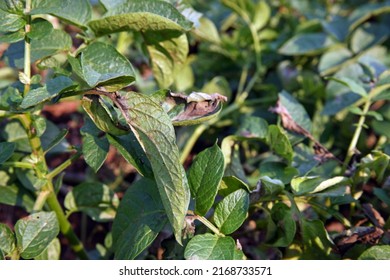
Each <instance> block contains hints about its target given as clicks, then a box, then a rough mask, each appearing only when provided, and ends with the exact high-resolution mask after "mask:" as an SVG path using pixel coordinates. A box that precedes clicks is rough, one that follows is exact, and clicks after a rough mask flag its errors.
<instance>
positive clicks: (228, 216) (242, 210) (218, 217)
mask: <svg viewBox="0 0 390 280" xmlns="http://www.w3.org/2000/svg"><path fill="white" fill-rule="evenodd" d="M248 208H249V194H248V192H247V191H245V190H243V189H239V190H236V191H235V192H233V193H231V194H229V195H228V196H226V197H225V198H224V199H223V200H222V201H221V202H219V203H218V204H217V206H216V208H215V212H214V222H215V224H216V225H217V227H218V228H219V229H220V231H221V232H222V233H224V234H230V233H232V232H234V231H235V230H236V229H238V228H239V227H240V226H241V225H242V223H243V222H244V221H245V218H246V216H247V214H248Z"/></svg>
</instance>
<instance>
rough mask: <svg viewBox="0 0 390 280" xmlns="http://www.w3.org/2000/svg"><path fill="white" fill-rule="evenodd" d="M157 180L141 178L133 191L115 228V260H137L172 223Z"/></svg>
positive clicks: (125, 199)
mask: <svg viewBox="0 0 390 280" xmlns="http://www.w3.org/2000/svg"><path fill="white" fill-rule="evenodd" d="M156 190H157V185H156V183H155V182H154V181H153V180H150V179H145V178H144V179H141V180H139V181H137V182H136V183H134V184H133V185H132V186H131V188H129V189H128V190H127V191H126V193H125V195H124V197H123V198H122V201H121V203H120V205H119V208H118V212H117V215H116V217H115V220H114V223H113V225H112V239H113V241H114V244H113V248H114V250H115V259H120V260H122V259H134V258H136V257H137V256H138V255H139V254H140V253H141V252H142V251H143V250H144V249H146V248H147V247H148V246H149V245H150V244H151V243H152V242H153V240H154V239H155V238H156V237H157V235H158V233H159V232H160V231H161V230H162V229H163V228H164V226H165V225H166V224H167V222H168V218H167V216H166V214H165V210H164V206H163V204H162V202H161V199H160V197H159V195H158V192H157V191H156Z"/></svg>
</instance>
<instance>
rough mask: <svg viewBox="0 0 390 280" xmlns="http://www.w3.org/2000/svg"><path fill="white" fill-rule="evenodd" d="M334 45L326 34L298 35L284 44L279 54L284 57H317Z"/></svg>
mask: <svg viewBox="0 0 390 280" xmlns="http://www.w3.org/2000/svg"><path fill="white" fill-rule="evenodd" d="M332 43H333V42H332V40H331V39H330V38H329V37H328V36H327V35H326V34H325V33H306V34H298V35H295V36H294V37H292V38H290V39H289V40H288V41H287V42H286V43H284V45H283V46H282V47H281V48H280V49H279V52H280V53H281V54H284V55H316V54H318V53H321V52H322V51H324V50H325V49H326V48H327V47H329V46H330V45H331V44H332Z"/></svg>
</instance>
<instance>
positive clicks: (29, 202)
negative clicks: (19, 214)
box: [0, 171, 35, 211]
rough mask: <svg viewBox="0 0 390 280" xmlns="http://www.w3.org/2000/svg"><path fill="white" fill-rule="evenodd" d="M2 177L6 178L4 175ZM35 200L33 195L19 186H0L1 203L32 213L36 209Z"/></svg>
mask: <svg viewBox="0 0 390 280" xmlns="http://www.w3.org/2000/svg"><path fill="white" fill-rule="evenodd" d="M0 175H2V176H4V174H1V171H0ZM34 201H35V199H34V198H33V196H32V195H31V193H29V192H27V191H26V189H25V188H23V187H22V186H17V185H9V184H8V185H2V184H0V203H2V204H6V205H11V206H19V207H22V208H24V209H26V210H27V211H31V210H32V209H33V207H34Z"/></svg>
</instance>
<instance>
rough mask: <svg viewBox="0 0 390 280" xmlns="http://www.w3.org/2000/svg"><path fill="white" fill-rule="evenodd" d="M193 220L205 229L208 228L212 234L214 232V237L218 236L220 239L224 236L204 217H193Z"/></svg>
mask: <svg viewBox="0 0 390 280" xmlns="http://www.w3.org/2000/svg"><path fill="white" fill-rule="evenodd" d="M195 219H197V220H198V221H200V222H201V223H202V224H204V225H205V226H206V227H208V228H209V229H210V230H211V231H212V232H214V233H215V234H216V235H218V236H221V237H224V236H225V235H224V234H223V233H222V232H220V231H219V229H218V228H216V226H214V225H213V224H212V223H211V222H210V221H209V220H207V219H206V218H205V217H203V216H198V215H195Z"/></svg>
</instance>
